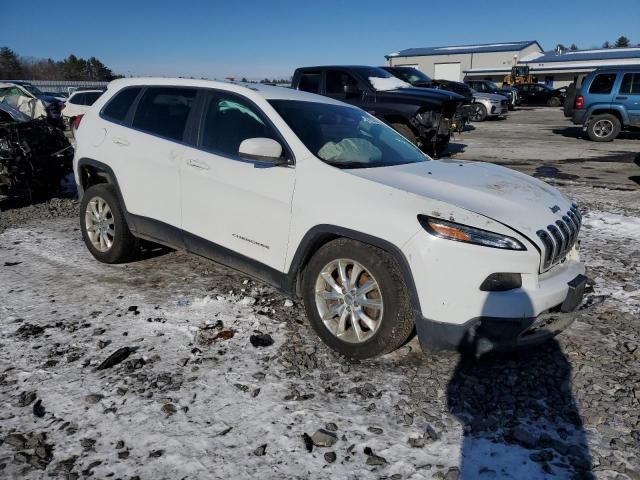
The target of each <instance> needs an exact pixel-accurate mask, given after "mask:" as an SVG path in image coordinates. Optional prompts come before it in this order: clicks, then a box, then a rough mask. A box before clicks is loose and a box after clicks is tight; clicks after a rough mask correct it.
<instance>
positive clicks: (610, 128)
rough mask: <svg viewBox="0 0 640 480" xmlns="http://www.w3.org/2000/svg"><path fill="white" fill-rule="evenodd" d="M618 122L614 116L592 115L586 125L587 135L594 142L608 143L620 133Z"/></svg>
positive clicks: (604, 114) (605, 114)
mask: <svg viewBox="0 0 640 480" xmlns="http://www.w3.org/2000/svg"><path fill="white" fill-rule="evenodd" d="M620 128H621V125H620V120H618V117H616V116H615V115H611V114H610V113H603V114H601V115H594V116H593V117H591V118H590V119H589V123H588V124H587V135H588V136H589V138H590V139H591V140H593V141H594V142H610V141H612V140H613V139H614V138H616V137H617V136H618V134H619V133H620Z"/></svg>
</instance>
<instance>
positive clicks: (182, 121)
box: [132, 87, 196, 140]
mask: <svg viewBox="0 0 640 480" xmlns="http://www.w3.org/2000/svg"><path fill="white" fill-rule="evenodd" d="M195 96H196V90H195V89H194V88H171V87H149V88H147V90H146V91H145V92H144V94H143V95H142V98H141V99H140V102H139V103H138V108H137V109H136V113H135V115H134V117H133V123H132V126H133V127H134V128H138V129H140V130H143V131H145V132H149V133H153V134H155V135H160V136H162V137H166V138H169V139H171V140H182V136H183V134H184V129H185V127H186V125H187V117H188V116H189V112H190V111H191V107H192V105H193V101H194V99H195Z"/></svg>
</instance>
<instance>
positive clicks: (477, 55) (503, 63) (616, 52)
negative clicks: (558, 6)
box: [385, 40, 640, 88]
mask: <svg viewBox="0 0 640 480" xmlns="http://www.w3.org/2000/svg"><path fill="white" fill-rule="evenodd" d="M385 58H386V59H387V62H388V64H389V65H390V66H412V67H416V68H418V69H419V70H421V71H422V72H424V73H425V74H427V75H429V76H430V77H432V78H435V79H445V80H454V81H462V80H463V79H465V78H470V79H476V80H492V81H494V82H496V83H498V84H501V83H502V81H503V79H504V76H505V75H507V74H509V73H510V72H511V67H513V66H514V65H515V64H516V63H517V64H518V65H529V66H530V68H531V73H532V74H533V75H534V76H535V77H536V78H535V80H536V81H538V82H542V83H545V84H547V85H548V86H550V87H553V88H558V87H562V86H566V85H568V84H569V83H571V82H572V81H573V80H574V78H575V77H576V76H577V75H579V74H582V73H587V72H590V71H592V70H594V69H596V68H598V67H610V66H616V65H631V64H640V47H632V48H609V49H591V50H576V51H564V52H556V51H551V52H545V51H543V49H542V47H541V46H540V44H539V43H538V42H537V41H535V40H529V41H520V42H503V43H486V44H478V45H454V46H445V47H425V48H409V49H406V50H401V51H399V52H395V53H390V54H389V55H386V56H385Z"/></svg>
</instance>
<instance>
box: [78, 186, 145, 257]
mask: <svg viewBox="0 0 640 480" xmlns="http://www.w3.org/2000/svg"><path fill="white" fill-rule="evenodd" d="M101 205H103V206H102V208H101V207H100V206H101ZM104 205H106V207H105V206H104ZM92 211H93V212H94V213H92ZM98 211H99V212H102V215H103V216H102V222H101V223H100V221H99V220H97V219H98V218H99V217H96V213H95V212H98ZM100 226H102V228H104V230H103V232H104V236H102V240H101V239H100V237H101V235H100V234H99V233H96V230H97V229H99V228H100ZM89 227H92V228H91V231H92V232H93V233H90V232H89ZM80 230H81V231H82V239H83V240H84V243H85V245H86V246H87V248H88V249H89V251H90V252H91V254H92V255H93V256H94V257H95V258H96V260H99V261H100V262H103V263H123V262H126V261H129V260H131V259H133V258H134V257H135V256H136V254H137V253H138V250H139V241H138V239H137V238H136V237H134V236H133V235H132V234H131V231H130V230H129V226H128V225H127V221H126V220H125V217H124V212H123V209H122V206H121V205H120V202H119V201H118V197H117V196H116V194H115V190H114V189H113V187H112V186H111V185H109V184H107V183H99V184H97V185H93V186H91V187H89V188H88V189H87V190H86V191H85V192H84V195H83V197H82V202H81V203H80ZM110 231H112V232H113V233H109V232H110Z"/></svg>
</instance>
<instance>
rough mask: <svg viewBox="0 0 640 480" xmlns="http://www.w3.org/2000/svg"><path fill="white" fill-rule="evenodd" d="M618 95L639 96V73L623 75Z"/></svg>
mask: <svg viewBox="0 0 640 480" xmlns="http://www.w3.org/2000/svg"><path fill="white" fill-rule="evenodd" d="M620 93H628V94H632V95H633V94H635V95H638V94H640V73H625V74H624V77H623V78H622V84H621V85H620Z"/></svg>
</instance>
